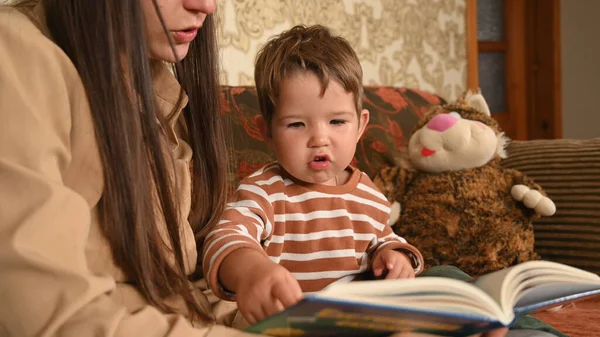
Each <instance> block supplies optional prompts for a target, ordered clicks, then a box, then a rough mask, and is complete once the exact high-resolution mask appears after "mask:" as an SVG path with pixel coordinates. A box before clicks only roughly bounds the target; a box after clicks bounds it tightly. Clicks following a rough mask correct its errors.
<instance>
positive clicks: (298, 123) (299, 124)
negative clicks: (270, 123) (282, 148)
mask: <svg viewBox="0 0 600 337" xmlns="http://www.w3.org/2000/svg"><path fill="white" fill-rule="evenodd" d="M303 126H304V123H302V122H294V123H290V124H288V125H287V127H288V128H294V129H297V128H300V127H303Z"/></svg>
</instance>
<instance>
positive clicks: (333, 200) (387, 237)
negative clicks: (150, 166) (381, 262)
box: [203, 163, 422, 298]
mask: <svg viewBox="0 0 600 337" xmlns="http://www.w3.org/2000/svg"><path fill="white" fill-rule="evenodd" d="M284 174H285V173H284V172H283V171H282V170H281V168H280V166H279V165H278V164H276V163H273V164H269V165H266V166H265V167H263V168H261V169H260V170H258V171H257V172H255V173H253V174H252V175H250V176H249V177H248V178H246V179H244V180H243V181H242V182H241V183H240V185H239V186H238V188H237V190H236V192H235V195H234V199H233V201H232V202H230V203H229V204H228V207H227V208H226V210H225V212H224V216H223V218H222V220H221V221H220V223H219V225H218V226H217V228H215V230H213V231H212V232H211V233H209V235H208V236H207V238H206V242H205V245H204V247H205V249H204V256H203V268H204V273H205V275H206V276H207V279H208V281H209V285H210V286H211V288H212V289H213V291H214V292H215V294H217V296H219V297H222V298H229V297H228V296H227V294H226V293H225V292H223V291H222V289H221V288H220V286H219V283H218V280H217V270H218V268H219V265H220V263H221V262H222V261H223V258H224V257H225V256H226V255H227V254H229V253H230V252H232V251H233V250H236V249H239V248H240V247H247V248H252V249H257V250H259V249H260V250H262V251H264V252H265V253H266V255H267V256H268V257H269V259H271V260H272V261H273V262H275V263H278V264H280V265H282V266H284V267H285V268H287V269H288V270H289V271H291V272H292V275H293V276H294V277H295V278H296V279H297V280H298V281H299V283H300V286H301V287H302V290H303V291H305V292H314V291H318V290H321V289H322V288H324V287H325V286H327V285H329V284H331V283H333V282H348V281H351V280H352V279H354V277H356V276H357V275H358V274H361V273H363V272H365V271H367V270H368V268H369V265H370V257H372V256H373V254H374V253H375V252H377V251H380V250H381V249H400V250H403V251H404V252H406V253H407V255H409V256H411V258H412V259H413V265H414V267H415V270H416V271H417V272H419V271H420V269H421V266H422V257H421V255H420V253H419V251H418V250H417V249H416V248H414V247H413V246H411V245H409V244H408V243H406V241H405V240H404V239H403V238H401V237H398V236H397V235H395V234H394V233H393V231H392V230H391V228H390V227H389V226H388V225H387V222H388V218H389V212H390V208H389V203H388V201H387V199H386V198H385V197H384V195H383V194H381V193H380V192H379V191H378V190H377V188H376V187H375V186H374V184H373V183H372V182H371V180H370V179H369V178H368V177H367V176H366V174H364V173H362V172H360V171H359V170H357V169H353V172H352V175H351V177H350V179H349V181H348V182H347V183H346V184H344V185H343V186H325V185H320V184H303V183H297V182H296V181H294V180H292V179H289V178H287V177H286V176H284Z"/></svg>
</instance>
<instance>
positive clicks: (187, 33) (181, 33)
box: [173, 28, 198, 43]
mask: <svg viewBox="0 0 600 337" xmlns="http://www.w3.org/2000/svg"><path fill="white" fill-rule="evenodd" d="M173 35H174V36H175V41H176V42H177V43H190V42H192V41H194V39H195V38H196V35H198V29H197V28H195V29H187V30H177V31H174V32H173Z"/></svg>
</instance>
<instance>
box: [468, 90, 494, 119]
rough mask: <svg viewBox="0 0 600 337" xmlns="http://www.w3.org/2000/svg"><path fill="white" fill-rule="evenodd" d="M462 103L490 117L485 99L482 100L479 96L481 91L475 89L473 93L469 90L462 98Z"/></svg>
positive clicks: (481, 96)
mask: <svg viewBox="0 0 600 337" xmlns="http://www.w3.org/2000/svg"><path fill="white" fill-rule="evenodd" d="M464 102H465V104H466V105H468V106H470V107H472V108H474V109H477V110H479V111H481V112H483V113H485V114H486V115H488V116H491V113H490V108H489V106H488V104H487V102H486V101H485V98H483V95H482V94H481V89H477V90H476V91H474V92H473V91H471V90H469V91H467V93H466V94H465V97H464Z"/></svg>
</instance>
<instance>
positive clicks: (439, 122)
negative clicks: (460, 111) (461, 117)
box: [427, 114, 458, 132]
mask: <svg viewBox="0 0 600 337" xmlns="http://www.w3.org/2000/svg"><path fill="white" fill-rule="evenodd" d="M456 122H458V119H457V118H456V117H454V116H452V115H450V114H439V115H437V116H435V117H433V118H432V119H431V120H430V121H429V123H427V128H428V129H431V130H435V131H438V132H444V131H446V130H448V129H449V128H451V127H452V126H453V125H454V124H456Z"/></svg>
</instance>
